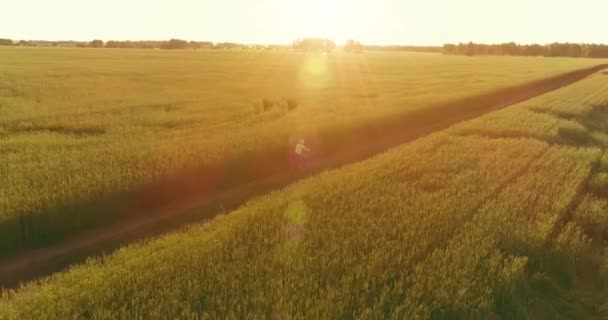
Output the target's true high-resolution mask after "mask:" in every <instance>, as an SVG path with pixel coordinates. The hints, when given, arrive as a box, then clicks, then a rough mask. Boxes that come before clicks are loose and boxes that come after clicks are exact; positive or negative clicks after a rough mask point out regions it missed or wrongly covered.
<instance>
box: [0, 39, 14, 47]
mask: <svg viewBox="0 0 608 320" xmlns="http://www.w3.org/2000/svg"><path fill="white" fill-rule="evenodd" d="M12 45H13V40H11V39H1V38H0V46H12Z"/></svg>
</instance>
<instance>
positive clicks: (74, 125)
mask: <svg viewBox="0 0 608 320" xmlns="http://www.w3.org/2000/svg"><path fill="white" fill-rule="evenodd" d="M0 61H2V63H1V64H0V156H1V158H2V161H0V175H1V177H2V180H1V183H0V240H1V241H0V256H1V255H2V253H3V252H9V251H11V250H16V249H15V248H19V247H21V246H22V245H28V244H31V243H34V244H36V245H41V244H46V243H48V242H50V241H54V240H56V239H61V238H62V237H64V236H66V235H69V234H72V233H74V232H77V231H79V230H82V229H84V228H89V227H92V226H95V225H98V224H103V223H106V222H108V221H112V220H113V219H116V218H117V215H118V213H117V212H114V211H112V210H107V212H103V214H101V215H100V214H99V212H95V213H93V212H92V211H89V210H85V209H78V210H68V209H65V208H66V206H69V205H70V204H73V203H81V202H86V201H89V200H94V199H98V198H100V197H103V196H105V195H111V194H120V193H122V192H125V191H128V190H131V189H133V188H137V187H139V186H142V185H146V184H148V183H150V182H152V181H156V180H157V179H159V178H161V177H165V176H170V175H172V174H173V173H175V172H178V171H179V170H181V169H183V168H186V167H189V166H204V165H206V164H208V163H213V162H218V161H219V162H221V161H228V160H230V159H236V158H239V157H240V156H241V155H242V154H244V153H247V152H264V150H266V149H268V148H271V147H273V146H276V145H282V144H286V143H289V142H291V141H294V140H296V139H299V138H302V137H303V138H306V139H307V140H314V139H315V136H316V135H318V133H319V132H321V131H323V130H325V131H327V130H332V129H334V128H344V127H357V126H360V125H362V124H365V123H367V122H370V121H373V120H374V119H378V118H382V117H390V116H392V115H397V114H399V115H402V114H407V113H408V112H413V111H416V110H420V109H424V108H426V107H428V106H430V105H433V104H436V103H440V102H446V101H451V100H453V99H457V98H461V97H465V96H472V95H476V94H480V93H484V92H488V91H491V90H494V89H496V88H501V87H506V86H512V85H515V84H520V83H524V82H526V81H531V80H534V79H540V78H544V77H547V76H550V75H556V74H559V73H563V72H566V71H570V70H574V69H579V68H583V67H589V66H592V65H596V64H598V63H599V62H598V60H587V59H560V58H556V59H543V58H512V57H480V58H467V57H454V56H449V57H448V56H441V55H434V54H408V53H375V52H366V53H364V54H361V55H348V54H341V53H332V54H328V55H326V54H318V53H315V54H304V53H294V52H290V51H284V52H260V51H180V52H167V51H160V50H109V49H108V50H86V49H42V48H19V47H15V48H0ZM57 208H59V209H57ZM24 219H26V220H24ZM23 221H26V222H23ZM24 225H26V226H24Z"/></svg>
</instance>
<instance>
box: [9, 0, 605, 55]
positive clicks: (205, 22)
mask: <svg viewBox="0 0 608 320" xmlns="http://www.w3.org/2000/svg"><path fill="white" fill-rule="evenodd" d="M1 7H2V12H3V13H2V18H1V19H0V38H11V39H15V40H21V39H29V40H34V39H36V40H92V39H102V40H106V41H107V40H165V39H169V38H180V39H185V40H197V41H213V42H224V41H230V42H240V43H276V44H280V43H285V44H288V43H291V42H292V41H293V40H294V39H296V38H304V37H323V38H330V39H332V40H334V41H336V42H338V43H342V42H343V41H345V40H346V39H357V40H359V41H361V42H362V43H365V44H411V45H441V44H443V43H456V42H468V41H474V42H481V43H499V42H509V41H515V42H519V43H542V44H544V43H551V42H594V43H608V32H605V31H606V30H608V29H606V25H605V22H606V21H608V0H576V1H573V0H500V1H499V0H350V1H349V0H257V1H256V0H215V1H211V0H198V1H196V0H171V1H159V0H54V1H49V0H1Z"/></svg>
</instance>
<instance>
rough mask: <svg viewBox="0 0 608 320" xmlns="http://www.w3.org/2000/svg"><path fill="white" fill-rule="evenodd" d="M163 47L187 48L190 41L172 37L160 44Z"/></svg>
mask: <svg viewBox="0 0 608 320" xmlns="http://www.w3.org/2000/svg"><path fill="white" fill-rule="evenodd" d="M160 48H161V49H187V48H188V41H186V40H181V39H171V40H169V41H166V42H163V43H162V44H161V46H160Z"/></svg>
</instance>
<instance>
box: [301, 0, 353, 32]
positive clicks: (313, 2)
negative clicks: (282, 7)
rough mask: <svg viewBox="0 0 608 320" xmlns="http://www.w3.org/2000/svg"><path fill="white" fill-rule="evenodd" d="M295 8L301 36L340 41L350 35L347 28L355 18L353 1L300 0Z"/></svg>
mask: <svg viewBox="0 0 608 320" xmlns="http://www.w3.org/2000/svg"><path fill="white" fill-rule="evenodd" d="M294 8H296V11H295V15H296V16H297V18H296V19H295V21H298V22H299V23H298V25H299V28H298V30H297V32H299V33H300V34H301V35H300V36H301V37H308V36H310V37H327V38H330V39H331V40H334V41H338V42H342V41H344V40H345V38H347V37H349V35H348V34H347V32H345V30H346V29H348V25H349V24H350V23H351V21H352V20H353V15H352V13H353V8H354V3H353V1H349V0H303V1H302V0H300V1H298V5H296V6H294Z"/></svg>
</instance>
